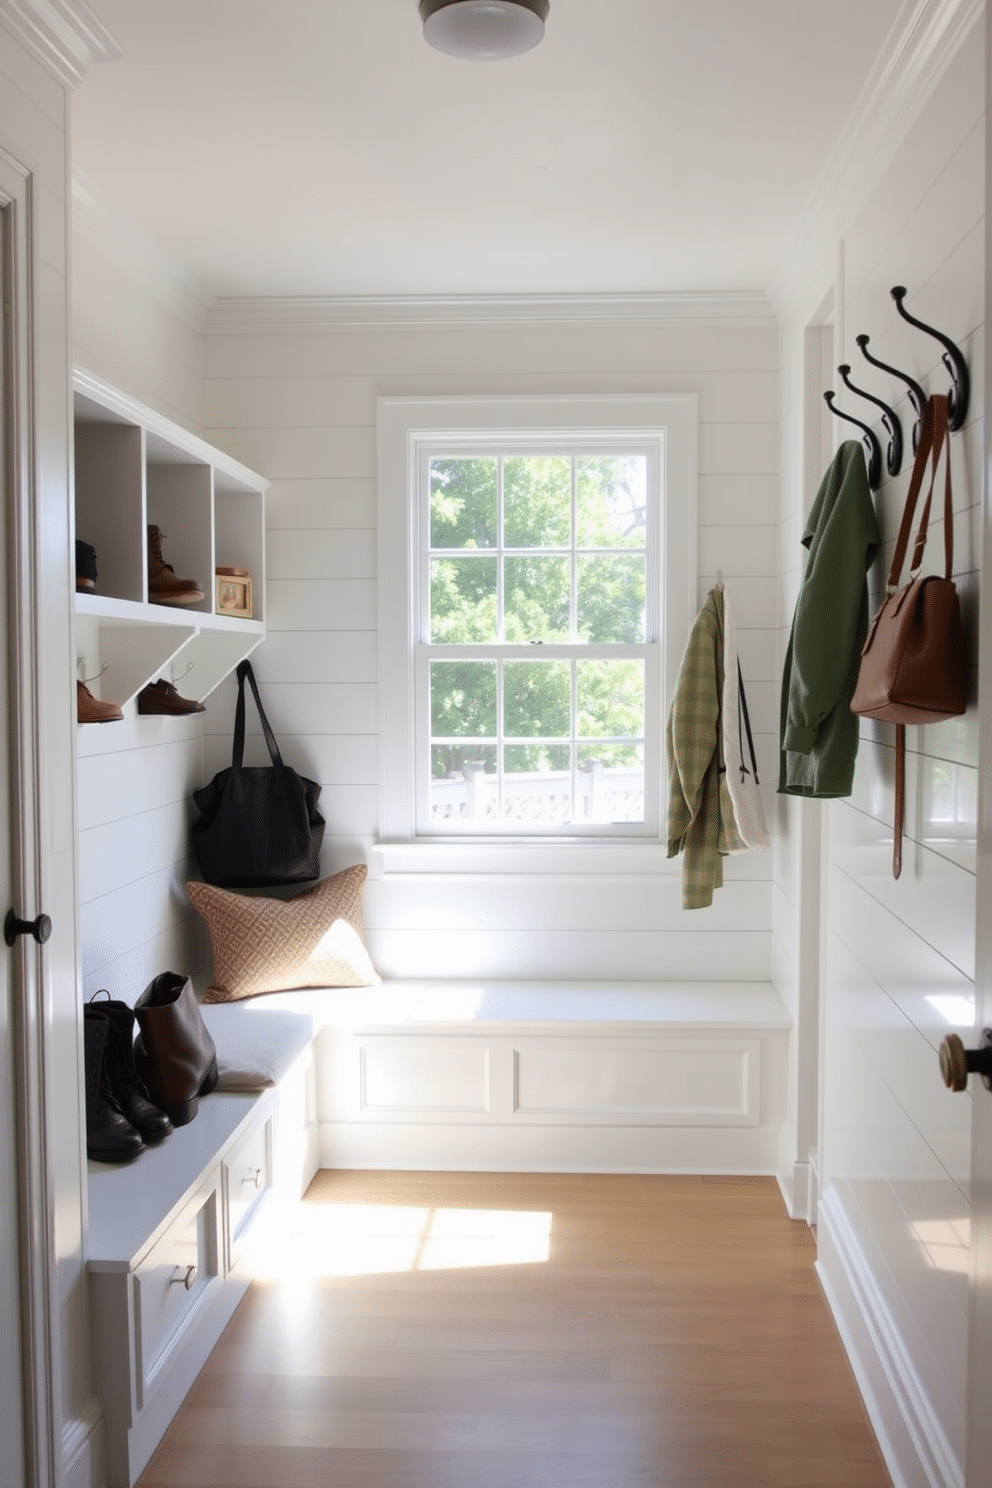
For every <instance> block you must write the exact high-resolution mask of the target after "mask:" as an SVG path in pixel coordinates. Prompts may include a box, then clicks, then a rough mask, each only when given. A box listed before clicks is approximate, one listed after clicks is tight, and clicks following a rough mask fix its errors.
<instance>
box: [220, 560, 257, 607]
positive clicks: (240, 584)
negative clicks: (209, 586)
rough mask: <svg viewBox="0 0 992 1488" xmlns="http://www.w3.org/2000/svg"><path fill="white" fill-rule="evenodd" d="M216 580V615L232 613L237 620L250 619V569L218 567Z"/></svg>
mask: <svg viewBox="0 0 992 1488" xmlns="http://www.w3.org/2000/svg"><path fill="white" fill-rule="evenodd" d="M216 580H217V613H218V615H234V616H235V617H236V618H237V619H239V620H250V619H251V618H252V610H251V571H250V569H247V568H220V567H218V568H217V570H216Z"/></svg>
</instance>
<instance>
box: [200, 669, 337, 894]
mask: <svg viewBox="0 0 992 1488" xmlns="http://www.w3.org/2000/svg"><path fill="white" fill-rule="evenodd" d="M237 675H238V707H237V712H236V713H235V718H234V750H233V754H232V757H231V767H230V769H229V770H221V771H220V772H219V774H217V775H215V776H214V778H213V780H211V782H210V784H209V785H204V786H201V787H200V789H199V790H195V791H194V792H193V800H194V801H195V802H196V805H197V806H198V807H199V810H200V816H199V819H198V820H197V821H195V822H194V823H193V849H194V851H195V853H196V860H197V862H198V863H199V865H200V872H201V873H202V874H203V877H204V879H205V880H206V882H207V883H210V884H217V885H218V886H219V887H220V888H225V889H259V888H269V887H273V886H275V885H277V884H297V883H307V882H309V881H310V880H311V879H315V878H317V876H318V875H319V872H320V844H321V842H322V841H323V840H324V818H323V817H322V816H321V814H320V812H319V811H318V810H317V798H318V796H319V795H320V786H319V785H317V784H316V783H315V782H314V781H313V780H307V779H306V778H305V776H303V775H297V773H296V771H295V770H292V769H290V767H289V765H286V764H284V763H283V758H282V755H281V754H280V753H279V746H278V744H277V743H276V740H275V735H274V734H273V732H272V729H271V728H270V726H269V720H268V719H267V718H266V716H265V710H264V708H263V707H262V701H261V698H260V697H259V695H258V687H257V685H256V682H255V675H254V673H253V672H252V669H251V663H250V662H247V661H242V662H241V663H240V665H239V666H238V674H237ZM246 679H247V681H248V682H249V683H250V685H251V690H252V693H253V695H254V698H255V706H256V707H257V709H258V716H259V718H260V719H261V722H262V732H263V734H264V735H265V743H266V747H267V748H268V751H269V758H270V759H271V761H272V764H271V766H270V765H248V766H245V765H244V764H243V763H242V761H243V759H244V750H245V680H246Z"/></svg>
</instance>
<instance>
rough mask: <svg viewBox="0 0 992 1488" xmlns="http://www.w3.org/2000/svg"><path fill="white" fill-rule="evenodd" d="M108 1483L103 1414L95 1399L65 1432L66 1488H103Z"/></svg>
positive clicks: (64, 1479) (69, 1423) (64, 1485)
mask: <svg viewBox="0 0 992 1488" xmlns="http://www.w3.org/2000/svg"><path fill="white" fill-rule="evenodd" d="M106 1481H107V1469H106V1448H105V1442H104V1434H103V1411H102V1410H101V1409H100V1402H99V1400H98V1399H97V1398H96V1396H95V1395H91V1396H90V1399H89V1401H88V1402H87V1405H86V1408H85V1409H84V1410H83V1411H82V1413H81V1414H80V1415H78V1416H74V1417H73V1418H72V1419H71V1420H69V1421H66V1422H65V1424H64V1426H63V1428H62V1477H61V1482H62V1484H63V1488H103V1485H104V1484H105V1483H106Z"/></svg>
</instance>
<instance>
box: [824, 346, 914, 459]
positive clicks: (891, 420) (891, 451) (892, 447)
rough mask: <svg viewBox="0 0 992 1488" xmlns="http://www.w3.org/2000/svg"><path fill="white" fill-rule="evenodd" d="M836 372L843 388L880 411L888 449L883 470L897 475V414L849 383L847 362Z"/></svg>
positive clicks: (899, 438) (899, 434) (899, 453)
mask: <svg viewBox="0 0 992 1488" xmlns="http://www.w3.org/2000/svg"><path fill="white" fill-rule="evenodd" d="M837 371H838V372H839V373H840V376H841V381H842V382H843V384H844V386H845V387H848V388H850V389H851V392H852V393H857V395H858V397H859V398H867V400H868V402H869V403H874V404H875V407H876V408H880V409H881V410H882V423H883V424H884V425H885V432H886V433H887V434H888V436H889V444H888V448H887V450H886V451H885V468H886V470H887V471H888V472H889V474H890V475H898V474H899V472H900V470H901V469H902V424H901V423H900V422H899V416H898V414H897V413H896V412H895V410H894V409H892V408H890V407H889V405H888V404H887V403H883V402H882V400H881V398H876V397H875V395H874V393H866V392H865V390H864V388H859V387H857V386H856V385H855V384H854V383H853V382H852V381H851V375H850V374H851V368H850V366H849V365H848V363H847V362H841V364H840V366H839V367H838V368H837Z"/></svg>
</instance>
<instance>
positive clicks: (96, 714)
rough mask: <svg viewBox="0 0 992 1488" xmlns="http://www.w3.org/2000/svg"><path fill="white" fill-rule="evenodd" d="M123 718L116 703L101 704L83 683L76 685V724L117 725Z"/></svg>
mask: <svg viewBox="0 0 992 1488" xmlns="http://www.w3.org/2000/svg"><path fill="white" fill-rule="evenodd" d="M123 717H124V714H123V713H122V712H121V710H120V708H118V706H117V704H116V703H101V701H100V699H99V698H95V697H94V696H93V694H92V693H91V692H90V690H89V688H88V687H87V686H86V683H85V682H77V683H76V721H77V723H117V722H118V721H119V720H120V719H122V718H123Z"/></svg>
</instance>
